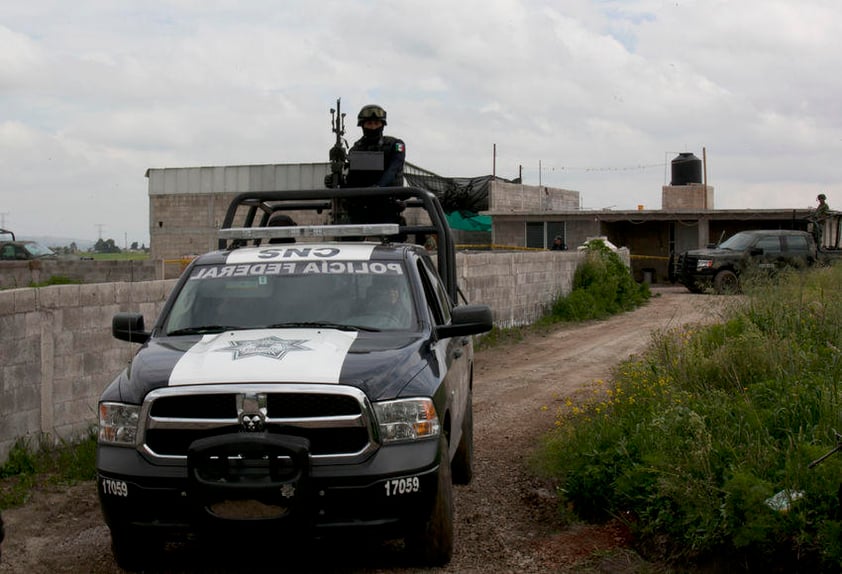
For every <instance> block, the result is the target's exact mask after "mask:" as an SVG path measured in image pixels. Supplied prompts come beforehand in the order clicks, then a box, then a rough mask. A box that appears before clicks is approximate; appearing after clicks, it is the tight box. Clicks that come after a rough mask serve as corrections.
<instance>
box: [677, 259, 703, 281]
mask: <svg viewBox="0 0 842 574" xmlns="http://www.w3.org/2000/svg"><path fill="white" fill-rule="evenodd" d="M698 260H699V258H698V257H696V256H693V255H688V254H686V253H682V254H681V255H679V256H678V264H677V266H676V270H675V271H676V275H677V276H678V277H690V276H692V275H693V274H694V273H695V272H696V264H697V263H698Z"/></svg>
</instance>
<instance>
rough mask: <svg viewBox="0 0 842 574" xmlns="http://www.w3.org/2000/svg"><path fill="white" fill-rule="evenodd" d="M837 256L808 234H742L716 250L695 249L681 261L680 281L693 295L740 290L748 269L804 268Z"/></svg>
mask: <svg viewBox="0 0 842 574" xmlns="http://www.w3.org/2000/svg"><path fill="white" fill-rule="evenodd" d="M839 257H840V255H839V254H837V252H833V251H826V250H820V249H818V248H817V246H816V242H815V240H814V239H813V236H812V235H811V234H809V233H807V232H806V231H795V230H781V229H772V230H751V231H740V232H739V233H736V234H734V235H732V236H731V237H730V238H728V239H727V240H725V241H723V242H722V243H720V244H719V245H717V246H715V247H708V248H705V249H692V250H690V251H685V252H684V253H682V254H681V255H680V256H679V257H678V262H677V266H676V276H677V277H678V281H679V282H680V283H681V284H682V285H684V286H685V287H687V288H688V289H689V290H690V291H692V292H694V293H701V292H703V291H705V290H706V289H713V290H714V291H715V292H716V293H733V292H736V291H738V290H739V280H740V276H741V275H742V274H743V273H745V272H746V271H748V270H749V269H766V270H775V269H780V268H782V267H795V268H802V267H807V266H810V265H814V264H815V263H818V262H827V261H830V260H836V259H838V258H839Z"/></svg>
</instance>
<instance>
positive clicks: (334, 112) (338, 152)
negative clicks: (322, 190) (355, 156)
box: [329, 98, 348, 188]
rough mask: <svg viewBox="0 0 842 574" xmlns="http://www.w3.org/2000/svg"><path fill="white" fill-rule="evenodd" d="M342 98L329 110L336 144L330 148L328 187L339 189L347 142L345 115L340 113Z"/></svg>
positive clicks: (346, 152) (346, 155)
mask: <svg viewBox="0 0 842 574" xmlns="http://www.w3.org/2000/svg"><path fill="white" fill-rule="evenodd" d="M341 105H342V98H337V99H336V109H333V108H330V128H331V130H332V131H333V133H335V134H336V143H334V144H333V147H332V148H330V155H329V157H330V173H331V176H330V187H333V188H337V187H340V185H341V183H342V172H343V170H344V169H345V162H346V161H347V159H348V151H347V148H348V142H347V141H345V139H344V138H343V137H342V136H343V135H345V114H343V113H342V107H341Z"/></svg>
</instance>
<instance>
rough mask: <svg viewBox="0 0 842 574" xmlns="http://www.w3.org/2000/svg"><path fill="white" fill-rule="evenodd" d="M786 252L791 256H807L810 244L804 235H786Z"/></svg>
mask: <svg viewBox="0 0 842 574" xmlns="http://www.w3.org/2000/svg"><path fill="white" fill-rule="evenodd" d="M786 246H787V251H789V252H790V253H793V254H809V253H810V244H809V243H808V242H807V236H805V235H788V236H787V237H786Z"/></svg>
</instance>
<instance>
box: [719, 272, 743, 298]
mask: <svg viewBox="0 0 842 574" xmlns="http://www.w3.org/2000/svg"><path fill="white" fill-rule="evenodd" d="M713 287H714V289H715V290H716V292H717V293H718V294H720V295H733V294H734V293H737V292H739V290H740V280H739V279H738V278H737V274H736V273H734V272H733V271H729V270H727V269H723V270H722V271H720V272H719V273H717V274H716V277H714V278H713Z"/></svg>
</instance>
